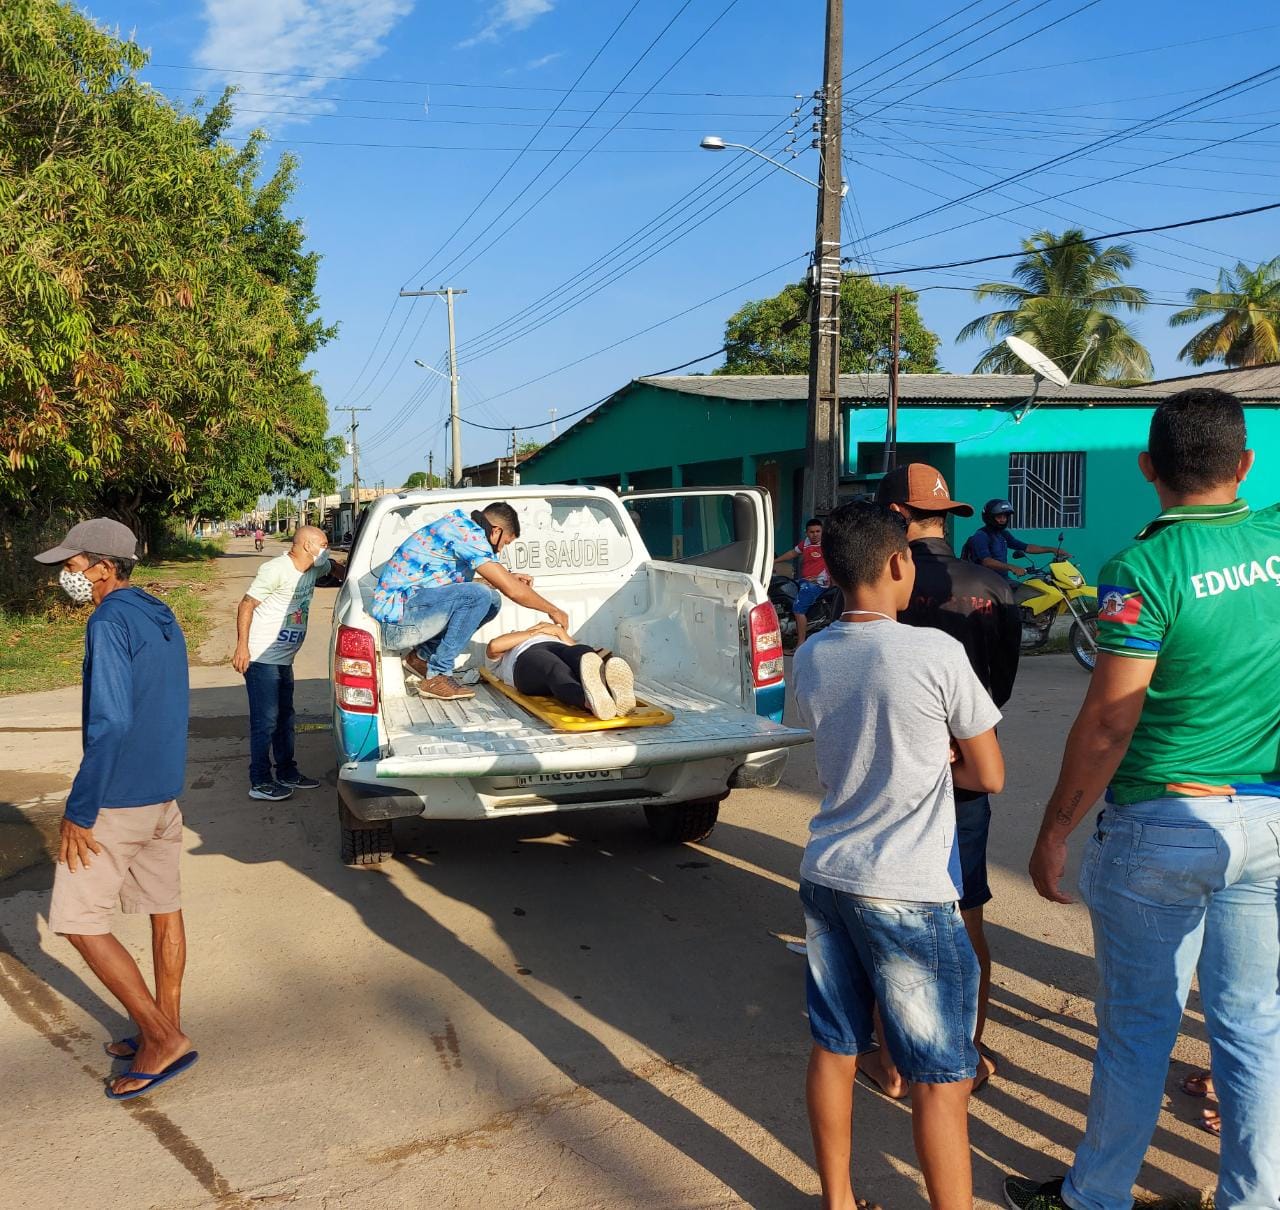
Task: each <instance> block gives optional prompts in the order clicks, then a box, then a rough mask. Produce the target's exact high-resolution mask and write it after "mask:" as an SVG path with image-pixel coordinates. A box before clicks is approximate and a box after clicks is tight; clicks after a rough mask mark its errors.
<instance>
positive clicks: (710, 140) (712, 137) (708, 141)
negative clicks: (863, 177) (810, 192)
mask: <svg viewBox="0 0 1280 1210" xmlns="http://www.w3.org/2000/svg"><path fill="white" fill-rule="evenodd" d="M698 146H699V147H701V148H702V150H703V151H727V150H729V149H730V148H732V149H733V150H734V151H745V152H746V153H747V154H748V155H754V156H756V157H758V158H759V159H762V160H765V161H767V162H768V163H770V164H772V165H773V166H774V167H775V168H781V169H782V171H783V172H785V173H788V174H789V175H791V176H793V177H795V178H796V179H797V180H800V181H803V182H804V183H805V184H806V185H812V186H813V188H815V189H820V188H821V187H822V186H820V185H819V184H818V182H817V181H814V180H810V179H809V178H808V177H807V176H805V175H804V174H803V173H800V172H797V171H796V170H795V169H794V168H788V167H787V166H786V165H785V164H784V163H782V161H781V160H775V159H774V158H773V157H772V156H768V155H765V153H764V152H763V151H757V150H756V149H755V148H754V147H748V146H747V145H746V143H726V142H725V141H724V139H722V138H721V137H720V136H719V135H718V134H709V135H707V136H705V137H704V138H703V140H702V142H701V143H699V144H698ZM848 192H849V185H848V183H847V182H845V183H842V184H841V186H840V196H841V197H844V196H845V194H847V193H848Z"/></svg>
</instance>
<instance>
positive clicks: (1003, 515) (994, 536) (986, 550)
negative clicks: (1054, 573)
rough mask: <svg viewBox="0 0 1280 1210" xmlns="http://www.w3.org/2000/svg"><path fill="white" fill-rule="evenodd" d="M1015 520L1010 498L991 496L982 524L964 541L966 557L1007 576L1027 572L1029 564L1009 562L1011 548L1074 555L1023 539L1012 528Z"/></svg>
mask: <svg viewBox="0 0 1280 1210" xmlns="http://www.w3.org/2000/svg"><path fill="white" fill-rule="evenodd" d="M1012 524H1013V505H1012V504H1010V503H1009V501H1008V500H998V499H997V500H988V501H987V502H986V504H985V505H984V506H983V509H982V528H981V529H980V530H978V532H977V533H976V534H974V535H973V536H972V537H971V538H970V539H969V540H968V541H967V542H966V543H965V544H964V550H963V551H962V552H961V555H962V557H963V558H966V559H968V560H969V561H970V562H971V563H977V564H979V565H980V566H982V567H989V568H991V570H992V571H998V572H1000V573H1001V574H1003V575H1005V576H1008V577H1009V579H1013V578H1014V577H1019V576H1025V575H1026V574H1027V572H1028V570H1029V569H1028V568H1025V567H1018V566H1016V565H1015V564H1013V563H1010V562H1009V552H1010V551H1011V550H1019V551H1022V552H1023V553H1024V554H1028V555H1057V557H1058V558H1059V559H1069V558H1070V557H1071V556H1070V555H1069V554H1067V552H1066V551H1065V550H1063V549H1062V547H1060V546H1037V545H1036V544H1035V543H1034V542H1024V541H1023V540H1022V539H1021V538H1019V537H1018V535H1017V534H1012V533H1010V532H1009V526H1010V525H1012Z"/></svg>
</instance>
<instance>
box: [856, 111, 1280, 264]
mask: <svg viewBox="0 0 1280 1210" xmlns="http://www.w3.org/2000/svg"><path fill="white" fill-rule="evenodd" d="M1274 126H1280V122H1272V123H1270V124H1269V125H1267V126H1262V127H1259V128H1258V130H1269V129H1271V128H1272V127H1274ZM1255 133H1257V131H1247V132H1244V133H1243V134H1238V135H1233V136H1231V137H1230V138H1224V139H1217V140H1215V141H1214V142H1211V143H1207V144H1205V145H1204V146H1203V147H1199V148H1191V149H1190V150H1188V151H1183V152H1179V153H1178V154H1177V155H1173V156H1167V157H1166V158H1165V159H1163V160H1156V161H1154V162H1153V163H1150V164H1144V165H1141V166H1139V167H1137V168H1131V169H1129V170H1128V171H1126V172H1120V173H1114V174H1113V175H1111V176H1110V177H1107V178H1105V181H1106V183H1110V182H1114V181H1119V180H1123V179H1124V178H1125V177H1128V176H1133V175H1134V174H1135V173H1137V172H1144V171H1146V170H1147V169H1149V168H1159V167H1161V166H1163V165H1165V164H1169V163H1172V162H1173V161H1174V160H1179V159H1183V158H1184V157H1186V156H1188V155H1195V154H1196V153H1197V152H1199V151H1204V150H1208V148H1210V147H1219V146H1222V145H1223V144H1226V143H1233V142H1235V141H1237V140H1238V139H1241V138H1246V137H1248V135H1249V134H1255ZM1101 183H1104V182H1101V181H1099V182H1093V183H1091V184H1088V185H1077V186H1075V187H1074V188H1072V189H1066V190H1063V191H1062V192H1061V193H1059V194H1058V195H1057V196H1058V197H1067V196H1069V195H1070V194H1073V193H1079V192H1080V191H1081V190H1083V189H1091V188H1093V187H1094V186H1095V185H1096V184H1101ZM1023 187H1024V188H1026V187H1027V186H1023ZM1030 204H1031V203H1023V204H1021V205H1018V206H1013V207H1011V208H1010V209H1009V210H1004V211H1001V212H1000V214H999V215H998V216H996V217H1004V216H1006V215H1009V214H1013V213H1014V212H1015V211H1018V210H1022V209H1025V208H1026V206H1027V205H1030ZM1082 209H1086V210H1087V207H1082ZM1092 213H1094V214H1097V213H1099V212H1098V211H1092ZM1104 217H1107V216H1104ZM973 221H976V222H981V221H982V220H981V219H978V220H973ZM1112 221H1117V220H1115V219H1114V217H1112ZM971 225H972V223H959V224H956V225H955V226H953V227H950V228H947V229H946V230H947V231H948V232H949V231H955V230H959V229H960V228H961V227H967V226H971ZM932 234H933V235H939V234H943V232H933V233H932ZM918 238H926V239H927V238H931V237H930V236H924V237H917V239H918ZM914 242H916V241H915V240H902V241H900V242H899V243H898V244H891V245H889V246H888V247H887V248H882V249H881V251H882V252H885V251H888V250H889V249H891V248H895V247H901V246H902V244H904V243H914ZM1192 246H1193V247H1200V245H1192ZM1205 251H1209V252H1214V254H1215V255H1217V256H1226V255H1229V254H1228V253H1223V252H1215V250H1214V249H1212V248H1209V249H1205ZM1236 259H1239V258H1236ZM1200 263H1201V264H1204V263H1205V262H1203V261H1202V262H1200ZM1210 267H1213V266H1210Z"/></svg>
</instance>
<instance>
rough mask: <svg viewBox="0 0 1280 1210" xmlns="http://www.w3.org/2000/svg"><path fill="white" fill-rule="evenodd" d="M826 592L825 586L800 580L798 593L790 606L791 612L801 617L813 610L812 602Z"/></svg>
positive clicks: (813, 581)
mask: <svg viewBox="0 0 1280 1210" xmlns="http://www.w3.org/2000/svg"><path fill="white" fill-rule="evenodd" d="M826 591H827V585H825V584H819V583H818V581H817V580H801V581H800V591H799V592H797V593H796V603H795V604H794V605H792V606H791V612H792V613H794V614H798V615H800V616H801V617H803V616H804V615H805V614H807V613H808V612H809V610H810V609H812V608H813V603H814V601H816V600H817V599H818V598H819V597H820V596H822V594H823V593H824V592H826Z"/></svg>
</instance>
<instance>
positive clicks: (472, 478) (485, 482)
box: [462, 453, 533, 487]
mask: <svg viewBox="0 0 1280 1210" xmlns="http://www.w3.org/2000/svg"><path fill="white" fill-rule="evenodd" d="M532 457H533V454H532V453H528V454H517V455H516V464H515V472H516V474H515V477H513V476H512V466H511V457H510V455H508V456H507V457H505V458H491V459H490V460H489V461H488V462H477V463H476V464H475V465H474V466H464V467H463V468H462V482H463V483H465V484H468V485H469V486H470V487H497V486H499V485H500V484H504V483H506V484H510V483H516V482H519V477H520V473H521V468H522V467H523V466H524V463H525V461H526V460H527V459H529V458H532Z"/></svg>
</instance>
